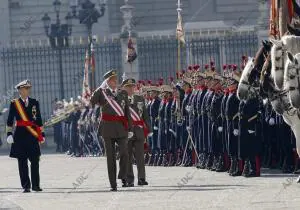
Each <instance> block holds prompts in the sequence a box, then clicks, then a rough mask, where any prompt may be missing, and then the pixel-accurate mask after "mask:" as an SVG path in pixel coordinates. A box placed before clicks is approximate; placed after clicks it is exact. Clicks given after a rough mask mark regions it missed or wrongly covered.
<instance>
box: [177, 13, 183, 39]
mask: <svg viewBox="0 0 300 210" xmlns="http://www.w3.org/2000/svg"><path fill="white" fill-rule="evenodd" d="M177 12H178V19H177V29H176V37H177V39H178V40H179V41H180V42H181V43H183V44H185V39H184V31H183V27H182V17H181V14H180V10H178V11H177Z"/></svg>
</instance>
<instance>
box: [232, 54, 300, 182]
mask: <svg viewBox="0 0 300 210" xmlns="http://www.w3.org/2000/svg"><path fill="white" fill-rule="evenodd" d="M270 65H271V63H270V60H267V61H266V62H265V64H264V66H263V68H262V69H263V70H262V71H267V69H268V68H270ZM253 69H254V61H253V59H251V58H250V59H249V60H248V63H247V65H246V67H245V68H244V70H243V73H242V76H241V79H240V83H239V86H238V90H237V94H238V97H239V99H242V100H246V99H247V97H248V96H249V95H251V92H250V91H252V92H253V91H256V88H255V87H251V85H252V84H250V83H249V76H250V74H251V71H252V70H253ZM265 81H266V83H267V90H265V91H266V92H267V94H266V97H267V98H268V100H270V102H271V105H272V107H273V109H274V110H275V112H276V113H277V114H279V115H282V116H283V120H284V121H285V122H286V123H287V124H288V125H289V126H290V127H291V130H292V131H293V133H294V135H295V137H296V147H297V152H298V154H300V118H299V114H298V109H296V108H294V107H292V106H291V103H290V100H289V96H288V91H282V90H279V89H278V88H277V87H276V86H275V84H274V79H273V78H272V77H268V78H267V79H266V80H265ZM298 180H299V181H300V176H299V178H298ZM299 181H298V182H299Z"/></svg>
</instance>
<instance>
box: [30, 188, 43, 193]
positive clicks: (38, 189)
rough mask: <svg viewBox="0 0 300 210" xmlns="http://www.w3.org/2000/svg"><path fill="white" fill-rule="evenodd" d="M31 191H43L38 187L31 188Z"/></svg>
mask: <svg viewBox="0 0 300 210" xmlns="http://www.w3.org/2000/svg"><path fill="white" fill-rule="evenodd" d="M32 190H33V191H36V192H41V191H43V189H42V188H40V187H33V188H32Z"/></svg>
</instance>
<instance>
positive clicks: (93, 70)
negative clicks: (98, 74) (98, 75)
mask: <svg viewBox="0 0 300 210" xmlns="http://www.w3.org/2000/svg"><path fill="white" fill-rule="evenodd" d="M91 70H92V72H95V49H94V45H93V43H92V44H91Z"/></svg>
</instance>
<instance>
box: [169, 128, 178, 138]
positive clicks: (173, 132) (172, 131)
mask: <svg viewBox="0 0 300 210" xmlns="http://www.w3.org/2000/svg"><path fill="white" fill-rule="evenodd" d="M169 131H170V132H171V133H172V134H173V136H174V137H175V138H176V136H177V135H176V132H175V131H174V130H172V129H171V128H169Z"/></svg>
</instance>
